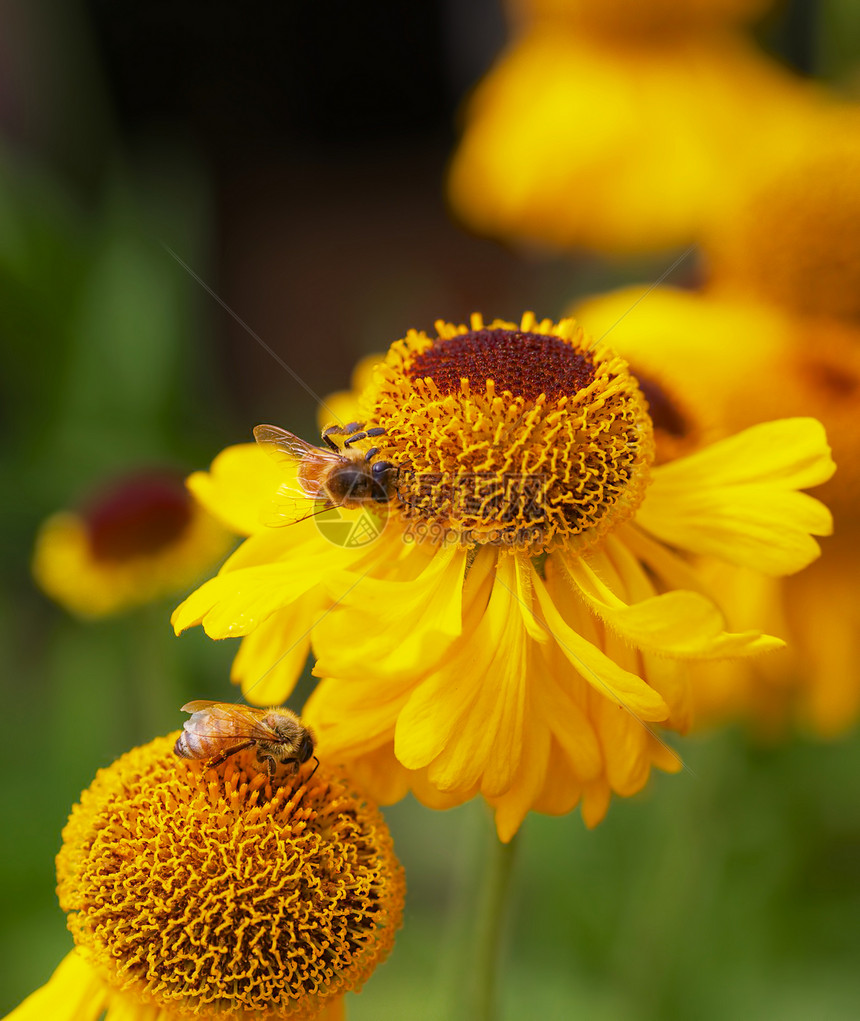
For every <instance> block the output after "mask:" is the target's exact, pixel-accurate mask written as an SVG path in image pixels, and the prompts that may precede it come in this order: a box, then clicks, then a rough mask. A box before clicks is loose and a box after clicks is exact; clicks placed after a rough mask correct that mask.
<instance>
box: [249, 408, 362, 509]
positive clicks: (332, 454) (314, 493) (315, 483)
mask: <svg viewBox="0 0 860 1021" xmlns="http://www.w3.org/2000/svg"><path fill="white" fill-rule="evenodd" d="M254 438H255V439H256V441H257V443H259V444H260V446H261V447H262V448H263V449H264V450H265V451H266V453H267V454H269V455H270V456H271V457H273V458H274V459H275V460H276V461H278V462H279V463H280V464H281V465H283V466H284V467H286V468H287V470H288V471H289V476H290V477H289V480H288V481H286V482H283V483H282V484H281V486H280V487H279V489H278V493H277V496H276V498H275V500H274V503H275V507H276V508H277V505H278V504H279V503H282V502H284V501H287V502H289V501H293V500H295V499H297V498H298V499H300V500H302V499H304V500H319V499H322V498H324V493H323V479H324V478H325V476H326V474H327V472H328V470H329V469H330V468H332V467H333V466H334V465H338V464H340V463H341V461H342V460H343V458H342V455H340V454H338V453H337V452H336V451H334V450H325V449H323V448H322V447H315V446H314V445H313V444H311V443H307V442H306V441H305V440H303V439H300V438H299V437H298V436H294V435H293V434H292V433H291V432H287V430H286V429H280V428H279V427H278V426H276V425H258V426H256V427H255V429H254ZM274 516H275V518H276V519H280V518H284V517H286V518H287V519H288V520H287V521H283V520H276V521H275V523H276V524H279V525H282V524H287V523H289V521H296V520H298V517H296V516H295V511H294V509H293V508H290V510H289V513H286V514H278V513H277V509H276V511H275V515H274ZM304 516H305V517H307V511H305V512H304ZM267 523H269V522H267Z"/></svg>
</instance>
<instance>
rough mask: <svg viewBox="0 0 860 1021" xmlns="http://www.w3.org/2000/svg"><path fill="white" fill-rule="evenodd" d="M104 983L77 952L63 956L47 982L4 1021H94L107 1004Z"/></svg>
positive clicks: (73, 951)
mask: <svg viewBox="0 0 860 1021" xmlns="http://www.w3.org/2000/svg"><path fill="white" fill-rule="evenodd" d="M107 999H108V997H107V992H106V989H105V986H104V984H103V983H102V982H101V981H100V980H99V979H98V978H97V976H96V973H95V972H94V971H93V969H92V967H91V966H90V965H89V964H87V963H86V961H85V960H84V959H83V957H82V956H81V954H80V952H79V951H78V950H72V951H71V953H69V954H66V956H65V957H64V958H63V960H62V962H61V963H60V965H59V967H58V968H57V970H56V971H55V972H54V974H53V975H52V976H51V977H50V978H49V979H48V981H47V983H46V984H45V985H43V986H42V987H41V989H37V990H36V992H35V993H31V995H30V996H28V997H27V999H26V1000H24V1002H23V1003H22V1004H20V1005H19V1006H18V1007H16V1008H15V1009H14V1010H13V1011H12V1013H11V1014H7V1015H6V1018H5V1021H47V1019H48V1018H50V1021H97V1019H98V1018H99V1017H100V1016H101V1013H102V1011H103V1010H104V1008H105V1005H106V1003H107Z"/></svg>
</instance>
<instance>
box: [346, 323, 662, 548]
mask: <svg viewBox="0 0 860 1021" xmlns="http://www.w3.org/2000/svg"><path fill="white" fill-rule="evenodd" d="M436 329H437V332H438V336H436V337H433V338H431V337H428V336H427V334H425V333H423V332H422V333H419V332H416V331H412V332H410V333H409V334H408V335H407V336H406V337H405V338H404V339H403V340H399V341H397V342H396V343H395V344H393V345H392V347H391V349H390V350H389V352H388V355H387V357H386V359H385V362H384V363H383V364H382V365H381V366H380V367H378V368H377V371H376V374H375V377H374V380H373V382H372V383H371V384H370V386H369V388H368V390H367V391H365V393H364V394H363V396H362V402H363V405H364V408H365V410H366V419H367V421H368V422H372V423H373V425H375V426H381V427H382V428H384V429H385V434H384V435H383V436H381V437H380V438H379V440H378V441H377V442H378V445H379V447H380V455H379V456H380V457H381V458H384V459H385V460H386V461H388V462H390V463H391V464H392V465H394V467H395V471H396V497H395V498H394V499H393V500H392V504H391V506H392V508H393V510H394V512H395V513H399V514H400V515H401V516H402V518H403V519H404V525H405V527H406V528H407V530H413V531H415V533H416V535H417V537H423V536H425V535H429V536H430V537H431V538H434V539H438V540H444V541H456V542H458V543H459V544H460V545H464V546H468V545H472V544H474V543H497V544H504V545H507V546H510V547H514V548H519V549H525V550H529V551H530V552H533V553H538V552H541V551H546V550H549V549H552V548H554V547H557V546H562V545H563V546H564V547H565V548H567V549H570V550H583V549H586V548H587V547H589V546H591V545H592V544H593V543H594V542H596V541H597V540H598V539H599V538H600V537H601V536H602V535H603V534H604V533H605V532H606V531H607V530H608V529H609V528H610V527H612V526H614V525H616V524H618V523H619V522H621V521H623V520H624V519H625V518H627V517H629V516H630V515H631V514H632V513H633V511H634V510H635V509H636V507H637V506H638V505H639V503H640V501H641V499H642V496H643V495H644V490H645V487H646V485H647V482H648V477H649V466H650V463H651V461H652V459H653V454H654V446H653V439H652V428H651V421H650V419H649V417H648V412H647V405H646V403H645V400H644V398H643V396H642V393H641V392H640V390H639V387H638V385H637V383H636V380H635V379H634V378H633V377H632V376H631V375H630V373H629V371H628V369H627V365H626V363H625V362H624V361H623V360H622V359H621V358H619V357H618V356H616V355H615V354H613V353H612V352H611V351H609V350H607V349H606V348H605V347H603V346H602V345H594V344H592V343H590V342H589V341H588V340H587V339H586V338H585V337H584V335H583V333H582V330H581V329H580V328H579V327H578V326H577V325H576V323H575V322H574V320H572V319H567V320H563V321H562V322H561V323H558V324H555V323H552V322H550V321H549V320H544V321H543V322H541V323H538V322H536V320H535V318H534V316H532V315H530V314H527V315H526V316H524V317H523V320H522V322H521V324H520V325H519V326H517V325H516V324H514V323H509V322H503V321H501V320H496V321H495V322H493V323H492V324H491V325H489V326H484V324H483V322H482V320H481V318H480V316H473V317H472V321H471V328H467V327H465V326H452V325H450V324H448V323H442V322H439V323H437V324H436Z"/></svg>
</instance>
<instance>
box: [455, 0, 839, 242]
mask: <svg viewBox="0 0 860 1021" xmlns="http://www.w3.org/2000/svg"><path fill="white" fill-rule="evenodd" d="M525 6H526V7H527V8H528V9H529V15H530V17H529V22H530V23H529V26H528V28H527V29H525V30H524V31H523V32H522V33H521V34H520V35H519V36H518V37H517V38H516V39H515V41H514V42H513V43H512V45H511V46H510V47H509V49H508V50H507V52H506V53H504V54H503V55H502V56H501V58H500V59H499V60H498V62H497V63H496V65H495V67H494V68H493V69H492V70H491V71H490V72H489V74H488V75H487V76H486V77H485V79H484V80H483V81H482V82H481V83H480V84H479V85H478V87H477V89H476V90H475V93H474V95H473V96H472V97H471V99H470V101H469V102H468V105H467V108H466V111H465V118H464V121H465V123H464V131H463V136H462V139H461V141H460V144H459V147H458V149H457V150H456V152H455V154H454V157H453V160H452V164H451V169H450V177H449V194H450V201H451V203H452V206H453V209H454V211H455V212H456V213H457V215H458V216H460V217H461V218H462V220H463V221H464V223H466V224H467V225H468V226H469V227H471V228H473V229H475V230H476V231H478V232H480V233H484V234H488V235H491V236H496V237H502V238H509V237H510V238H516V239H520V240H524V241H532V242H540V243H544V244H549V245H552V246H560V247H570V246H586V247H590V248H593V249H597V250H600V251H606V252H634V251H643V250H653V249H657V248H661V247H669V246H672V245H680V244H685V243H688V242H689V241H692V240H696V239H698V238H699V237H700V236H701V234H702V231H703V229H704V227H705V226H706V225H707V223H708V221H709V220H710V218H711V217H712V216H713V211H714V207H715V205H719V203H720V196H721V194H722V193H723V192H724V191H725V190H726V189H731V188H732V186H733V184H734V182H736V181H742V180H743V179H744V178H745V177H746V176H747V175H748V174H749V173H751V172H752V171H753V170H754V169H755V167H757V166H758V165H760V164H762V163H767V162H768V161H770V160H771V159H772V158H775V157H776V156H778V154H779V153H780V152H781V151H782V150H783V149H784V148H786V147H788V146H791V144H792V139H793V137H794V136H795V135H796V134H797V132H798V130H799V128H800V125H801V124H802V123H803V122H804V121H806V120H808V119H809V117H810V116H812V115H814V113H815V111H817V109H818V107H819V105H820V103H821V98H820V96H819V95H818V92H817V91H816V90H815V89H814V88H813V87H812V86H811V85H809V84H808V83H804V82H802V81H801V80H800V79H799V78H797V77H795V76H793V75H791V74H790V73H789V72H788V71H786V70H784V69H782V68H781V67H780V66H779V65H778V64H777V63H776V62H774V61H772V60H770V59H769V58H767V57H766V56H765V55H764V54H763V53H761V52H758V51H757V50H756V49H754V48H753V46H752V45H751V44H750V43H748V42H747V41H746V40H745V39H744V37H743V36H742V35H741V34H740V32H739V31H737V30H734V31H733V30H731V29H729V28H725V27H723V26H722V25H720V24H719V22H720V21H721V20H730V16H731V15H732V13H733V12H734V13H738V12H740V11H743V10H745V9H746V8H753V9H754V8H756V7H760V6H762V5H761V4H754V3H745V2H738V3H734V2H729V0H726V2H723V3H716V4H715V3H697V4H694V5H688V4H684V3H681V2H677V3H667V2H663V3H659V4H648V3H646V4H635V3H633V2H616V3H612V4H608V5H607V4H600V3H597V2H595V3H586V2H582V0H580V2H578V3H572V4H569V3H566V2H564V0H555V2H547V0H543V2H540V3H535V4H531V3H530V4H526V5H525ZM532 8H534V9H532Z"/></svg>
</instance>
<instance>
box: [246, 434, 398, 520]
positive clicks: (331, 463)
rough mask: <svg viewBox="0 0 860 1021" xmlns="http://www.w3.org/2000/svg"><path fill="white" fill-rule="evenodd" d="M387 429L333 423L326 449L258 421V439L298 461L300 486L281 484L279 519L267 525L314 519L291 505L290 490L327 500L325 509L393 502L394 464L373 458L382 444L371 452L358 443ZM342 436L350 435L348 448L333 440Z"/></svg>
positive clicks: (306, 497) (279, 454) (279, 457)
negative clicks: (355, 446)
mask: <svg viewBox="0 0 860 1021" xmlns="http://www.w3.org/2000/svg"><path fill="white" fill-rule="evenodd" d="M384 432H385V430H384V429H381V428H378V427H375V428H372V429H362V428H361V426H360V424H359V423H358V422H351V423H350V424H349V425H346V426H338V425H330V426H328V428H326V429H324V430H323V433H322V439H323V441H324V442H325V444H326V447H315V446H313V444H311V443H306V442H305V441H304V440H302V439H299V437H298V436H294V435H293V434H292V433H291V432H287V430H286V429H279V428H278V426H276V425H258V426H257V427H256V428H255V429H254V438H255V439H256V441H257V442H258V443H259V444H260V445H261V446H262V447H264V448H265V449H266V450H267V451H268V452H269V453H270V454H271V455H272V456H273V457H275V458H276V459H277V460H287V461H289V462H290V463H291V464H294V463H295V462H296V461H297V462H298V472H297V481H298V490H295V489H292V488H291V487H290V486H289V485H284V486H282V487H281V491H280V493H279V496H280V497H281V498H282V499H281V500H280V503H281V507H280V509H279V510H278V511H277V512H276V514H275V520H273V521H270V522H267V523H268V524H281V525H284V524H292V523H293V522H296V521H301V520H303V517H310V514H305V515H304V516H303V517H298V516H296V514H295V513H294V512H291V509H285V507H286V503H285V501H284V500H283V497H285V496H286V497H289V495H290V494H295V495H298V496H299V497H300V498H302V499H303V500H315V501H322V503H323V508H322V509H323V510H328V509H330V508H332V507H346V508H348V509H354V508H358V507H363V506H365V505H366V504H368V503H370V504H373V503H378V504H381V503H388V501H389V500H390V499H391V498H392V496H393V494H394V477H395V475H396V470H395V468H394V466H393V465H391V464H389V463H388V461H376V462H373V458H374V457H375V456H376V455H377V454H378V453H379V448H378V447H371V448H370V449H369V450H367V451H362V450H355V449H353V447H352V444H353V443H357V442H358V441H359V440H363V439H367V438H368V437H370V438H372V437H375V436H382V435H383V433H384ZM336 434H340V435H343V436H346V439H345V440H344V441H343V446H342V447H339V446H338V445H337V444H336V443H335V442H334V440H333V439H332V438H331V437H332V436H333V435H336ZM311 513H318V512H317V511H312V512H311Z"/></svg>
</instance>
